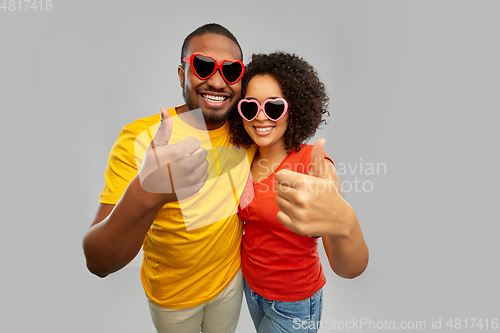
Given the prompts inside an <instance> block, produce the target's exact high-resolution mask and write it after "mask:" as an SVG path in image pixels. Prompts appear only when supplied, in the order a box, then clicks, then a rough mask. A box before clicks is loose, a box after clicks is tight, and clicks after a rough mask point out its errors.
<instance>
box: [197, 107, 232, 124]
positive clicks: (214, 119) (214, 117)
mask: <svg viewBox="0 0 500 333" xmlns="http://www.w3.org/2000/svg"><path fill="white" fill-rule="evenodd" d="M202 112H203V117H204V118H205V122H207V123H209V124H216V123H221V122H223V121H226V119H227V118H229V115H230V113H231V111H230V110H221V109H207V110H203V109H202Z"/></svg>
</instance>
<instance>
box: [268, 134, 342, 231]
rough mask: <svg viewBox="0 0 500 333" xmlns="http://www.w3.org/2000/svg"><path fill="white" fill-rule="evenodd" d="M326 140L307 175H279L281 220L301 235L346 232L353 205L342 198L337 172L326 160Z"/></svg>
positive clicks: (315, 149) (313, 154) (284, 172)
mask: <svg viewBox="0 0 500 333" xmlns="http://www.w3.org/2000/svg"><path fill="white" fill-rule="evenodd" d="M324 145H325V140H324V139H319V140H318V141H316V143H315V144H314V147H313V149H312V151H311V167H310V169H309V171H308V174H307V175H306V174H302V173H297V172H294V171H291V170H280V171H279V172H278V173H277V174H276V180H277V184H276V187H275V188H276V192H277V194H278V195H277V197H276V204H277V205H278V208H279V209H280V211H279V212H278V215H277V218H278V220H279V221H280V222H281V223H282V224H283V225H284V226H286V227H287V228H289V229H290V230H292V231H294V232H296V233H297V234H300V235H307V236H310V237H318V236H324V235H332V236H334V235H338V234H342V233H343V232H344V228H346V227H347V226H346V225H345V223H347V221H348V219H346V218H345V216H346V214H348V213H349V212H350V208H351V207H350V205H349V204H348V203H347V202H346V201H345V200H344V199H343V198H342V195H341V192H340V187H339V180H338V176H337V173H336V171H335V168H334V167H333V164H332V163H330V161H327V160H325V158H324V152H323V147H324Z"/></svg>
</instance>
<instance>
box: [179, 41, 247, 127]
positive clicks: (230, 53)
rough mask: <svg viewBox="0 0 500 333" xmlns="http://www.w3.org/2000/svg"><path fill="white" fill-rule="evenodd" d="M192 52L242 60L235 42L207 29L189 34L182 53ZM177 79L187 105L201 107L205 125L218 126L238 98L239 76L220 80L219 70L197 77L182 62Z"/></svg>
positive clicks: (191, 107) (189, 54) (188, 107)
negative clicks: (229, 80)
mask: <svg viewBox="0 0 500 333" xmlns="http://www.w3.org/2000/svg"><path fill="white" fill-rule="evenodd" d="M194 52H202V53H204V54H206V55H211V56H212V57H214V58H215V59H216V60H217V62H219V63H220V62H222V60H224V59H232V60H242V59H241V53H240V49H239V48H238V45H237V44H236V43H235V42H233V41H232V40H230V39H229V38H227V37H226V36H221V35H216V34H211V33H207V34H204V35H201V36H194V37H193V38H191V40H190V41H189V44H188V47H187V52H186V54H185V56H186V57H189V56H191V54H193V53H194ZM179 79H180V80H181V86H182V95H183V97H184V100H185V101H186V106H187V109H188V110H194V109H197V108H201V110H202V112H203V116H204V118H205V122H206V123H207V125H208V124H211V125H215V127H218V126H222V125H223V124H224V122H225V121H226V118H227V117H228V116H229V114H230V112H231V111H232V110H233V108H234V107H235V106H236V104H237V103H238V100H239V99H240V95H241V80H240V81H238V82H236V83H235V84H231V85H230V84H228V83H226V81H224V79H223V78H222V76H221V74H220V72H219V70H217V71H216V72H215V73H214V75H212V76H211V77H209V78H208V79H206V80H200V79H199V78H198V77H197V76H196V75H195V74H194V73H193V70H192V69H191V67H190V65H189V64H188V63H185V64H184V70H183V69H182V68H179ZM221 97H222V98H223V100H222V101H221ZM211 127H212V126H211Z"/></svg>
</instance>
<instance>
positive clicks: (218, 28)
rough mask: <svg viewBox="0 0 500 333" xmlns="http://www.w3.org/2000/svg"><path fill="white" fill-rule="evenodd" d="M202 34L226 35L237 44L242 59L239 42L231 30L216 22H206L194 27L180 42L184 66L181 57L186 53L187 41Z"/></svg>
mask: <svg viewBox="0 0 500 333" xmlns="http://www.w3.org/2000/svg"><path fill="white" fill-rule="evenodd" d="M204 34H215V35H221V36H226V37H227V38H229V39H230V40H232V41H233V42H235V43H236V45H238V48H239V49H240V54H241V60H243V51H242V50H241V46H240V43H238V40H237V39H236V37H234V35H233V34H232V33H231V31H229V30H227V29H226V28H224V27H223V26H222V25H220V24H218V23H207V24H205V25H202V26H201V27H199V28H198V29H196V30H195V31H193V32H192V33H190V34H189V35H188V36H187V37H186V39H184V43H182V48H181V64H183V66H184V63H183V61H182V59H184V57H185V56H186V55H185V54H186V50H187V47H188V45H189V41H190V40H191V38H193V37H194V36H201V35H204Z"/></svg>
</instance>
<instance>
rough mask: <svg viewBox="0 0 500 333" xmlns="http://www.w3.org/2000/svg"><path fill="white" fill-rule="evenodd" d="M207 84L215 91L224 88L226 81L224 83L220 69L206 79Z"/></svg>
mask: <svg viewBox="0 0 500 333" xmlns="http://www.w3.org/2000/svg"><path fill="white" fill-rule="evenodd" d="M207 84H208V85H209V86H210V87H212V88H214V89H216V90H220V89H223V88H225V87H226V81H224V79H223V78H222V75H221V73H220V69H217V70H216V71H215V73H214V75H212V76H211V77H209V78H208V80H207Z"/></svg>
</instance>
